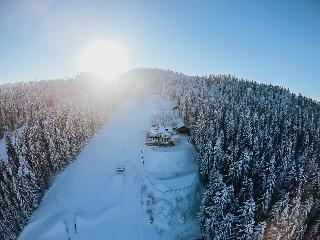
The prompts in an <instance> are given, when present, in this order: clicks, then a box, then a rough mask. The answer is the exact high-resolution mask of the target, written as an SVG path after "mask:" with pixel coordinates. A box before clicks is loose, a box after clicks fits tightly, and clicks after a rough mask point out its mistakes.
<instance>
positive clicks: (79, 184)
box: [19, 94, 199, 240]
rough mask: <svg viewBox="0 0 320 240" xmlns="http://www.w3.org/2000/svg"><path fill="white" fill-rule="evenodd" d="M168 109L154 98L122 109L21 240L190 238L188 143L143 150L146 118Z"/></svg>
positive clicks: (194, 191) (193, 200) (192, 169)
mask: <svg viewBox="0 0 320 240" xmlns="http://www.w3.org/2000/svg"><path fill="white" fill-rule="evenodd" d="M170 104H171V103H170V102H169V101H167V100H165V99H163V98H162V97H161V96H159V95H158V94H147V95H144V96H142V97H140V98H137V99H136V100H134V101H132V100H130V101H127V102H126V103H124V104H123V105H122V106H121V107H120V108H119V109H118V110H117V111H116V112H115V113H114V114H113V115H112V116H111V117H110V119H109V120H108V121H107V123H106V125H105V127H104V128H103V129H101V130H100V132H99V133H98V134H97V135H96V136H94V137H93V139H92V140H91V141H90V143H89V144H88V145H87V146H86V148H85V149H84V150H83V151H82V153H81V154H80V155H79V157H78V159H77V160H76V161H75V162H74V163H73V164H71V165H70V166H69V167H68V168H67V169H66V170H65V171H64V172H63V173H62V174H61V175H60V176H58V177H57V179H56V181H55V182H54V184H53V185H52V187H51V188H50V190H49V191H48V193H47V194H46V196H45V198H44V199H43V201H42V203H41V205H40V207H39V209H38V210H37V211H36V212H35V213H34V215H33V217H32V219H31V220H30V222H29V224H28V225H27V226H26V227H25V229H24V231H23V232H22V234H21V235H20V237H19V239H20V240H30V239H32V240H63V239H66V240H68V239H70V240H71V239H72V240H73V239H74V240H80V239H83V240H85V239H86V240H87V239H96V240H99V239H101V240H102V239H103V240H105V239H125V240H128V239H195V238H196V237H197V236H198V234H199V229H198V225H197V221H196V212H197V205H198V199H199V184H198V174H197V165H196V162H195V158H194V155H195V151H194V149H193V146H192V145H191V144H189V143H188V141H187V137H185V136H181V137H180V142H179V144H178V145H177V146H174V147H167V148H165V147H161V148H159V147H148V146H146V145H145V144H144V139H145V131H146V130H148V129H149V127H150V124H151V123H150V119H151V118H152V116H153V115H154V114H157V113H159V110H160V108H161V107H163V106H168V105H169V106H170ZM141 150H142V154H143V158H144V160H145V163H144V165H143V164H142V161H141ZM117 167H124V168H125V171H124V172H122V173H119V172H116V168H117Z"/></svg>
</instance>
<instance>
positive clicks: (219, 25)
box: [0, 0, 320, 99]
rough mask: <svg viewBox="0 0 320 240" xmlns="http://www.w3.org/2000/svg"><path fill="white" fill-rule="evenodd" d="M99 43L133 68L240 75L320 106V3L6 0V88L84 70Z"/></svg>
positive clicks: (0, 22) (2, 41)
mask: <svg viewBox="0 0 320 240" xmlns="http://www.w3.org/2000/svg"><path fill="white" fill-rule="evenodd" d="M95 39H111V40H112V41H116V42H119V43H121V44H122V45H124V46H126V48H127V50H128V52H129V56H130V63H131V66H132V67H135V66H144V67H160V68H169V69H172V70H175V71H179V72H183V73H186V74H198V75H202V74H209V73H231V74H234V75H236V76H238V77H243V78H247V79H249V80H255V81H258V82H265V83H273V84H278V85H282V86H285V87H288V88H290V89H291V90H293V91H294V92H301V93H302V94H304V95H306V96H309V97H313V98H317V99H320V78H319V74H318V70H319V69H320V2H319V1H317V0H287V1H282V0H274V1H273V0H270V1H256V0H250V1H249V0H243V1H239V0H234V1H232V0H211V1H200V0H199V1H196V0H194V1H186V0H176V1H173V0H161V1H160V0H159V1H155V0H154V1H152V0H148V1H147V0H146V1H140V0H135V1H133V0H128V1H120V0H118V1H107V0H105V1H94V0H91V1H89V0H88V1H81V0H69V1H68V0H65V1H63V0H17V1H11V0H1V1H0V82H8V81H18V80H33V79H48V78H53V77H63V76H70V75H72V74H73V73H76V72H77V64H78V60H79V52H81V50H82V49H83V48H84V46H85V45H87V44H88V43H90V42H92V41H94V40H95Z"/></svg>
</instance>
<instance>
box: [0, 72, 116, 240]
mask: <svg viewBox="0 0 320 240" xmlns="http://www.w3.org/2000/svg"><path fill="white" fill-rule="evenodd" d="M90 81H91V80H88V76H86V75H84V74H82V75H79V76H76V77H75V78H72V79H67V80H60V79H58V80H50V81H40V82H27V83H15V84H4V85H1V86H0V109H1V112H0V119H1V121H0V136H1V137H2V139H1V140H2V141H5V147H6V152H7V157H6V158H4V157H2V158H3V159H1V160H0V239H5V240H7V239H16V238H17V236H18V235H19V233H20V231H21V230H22V229H23V227H24V225H25V224H26V223H27V221H28V220H29V218H30V216H31V215H32V213H33V211H34V210H35V209H36V208H37V207H38V205H39V203H40V200H41V199H42V197H43V195H44V194H45V192H46V191H47V190H48V188H49V186H50V184H51V182H52V181H53V180H54V177H55V176H56V175H57V174H59V173H60V172H61V171H62V170H63V169H64V168H65V167H66V166H67V165H68V164H70V163H71V162H72V161H73V160H74V159H75V157H76V156H77V155H78V154H79V152H80V151H81V150H82V149H83V147H84V146H85V145H86V143H87V142H88V140H89V139H90V137H91V136H92V135H93V134H94V133H95V132H96V131H97V129H99V128H100V127H101V126H102V124H103V122H104V121H105V119H106V117H107V114H108V113H109V112H111V111H112V108H113V102H112V101H111V100H110V99H108V98H107V95H108V94H106V95H104V96H101V95H99V94H97V92H96V91H94V89H92V87H91V85H92V83H90Z"/></svg>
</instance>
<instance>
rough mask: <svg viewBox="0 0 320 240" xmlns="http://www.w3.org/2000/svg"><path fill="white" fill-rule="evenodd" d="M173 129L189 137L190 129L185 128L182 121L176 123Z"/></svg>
mask: <svg viewBox="0 0 320 240" xmlns="http://www.w3.org/2000/svg"><path fill="white" fill-rule="evenodd" d="M173 129H174V130H176V131H177V132H178V133H183V134H188V135H190V128H189V127H187V126H186V125H185V124H184V123H183V122H182V121H181V122H179V123H177V125H176V126H175V127H174V128H173Z"/></svg>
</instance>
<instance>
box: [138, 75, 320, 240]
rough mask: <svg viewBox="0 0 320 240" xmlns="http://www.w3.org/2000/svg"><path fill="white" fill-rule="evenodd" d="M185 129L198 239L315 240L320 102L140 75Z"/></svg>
mask: <svg viewBox="0 0 320 240" xmlns="http://www.w3.org/2000/svg"><path fill="white" fill-rule="evenodd" d="M134 74H135V75H137V76H136V77H135V78H136V79H137V78H150V77H151V78H152V79H153V80H154V81H155V82H157V84H158V85H159V86H160V89H161V91H162V93H163V94H164V95H165V96H167V97H168V98H170V99H173V100H175V101H176V102H177V106H178V107H179V112H180V115H181V116H182V117H183V119H184V121H185V123H186V124H187V125H189V126H190V128H191V138H192V142H193V144H194V145H195V148H196V150H197V152H198V157H197V158H198V163H199V171H200V176H201V180H202V182H203V185H204V189H203V195H202V200H201V206H200V210H199V213H198V218H199V224H200V228H201V233H202V236H203V239H217V240H220V239H246V240H249V239H254V240H258V239H270V240H271V239H310V240H311V239H320V204H319V200H320V192H319V188H320V169H319V164H320V103H319V102H316V101H314V100H311V99H308V98H306V97H303V96H301V95H295V94H292V93H290V92H289V90H287V89H284V88H282V87H277V86H272V85H266V84H258V83H256V82H250V81H246V80H242V79H238V78H236V77H234V76H231V75H209V76H205V77H189V76H185V75H183V74H179V73H174V72H171V71H162V70H150V69H144V70H139V71H138V72H136V73H134Z"/></svg>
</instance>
